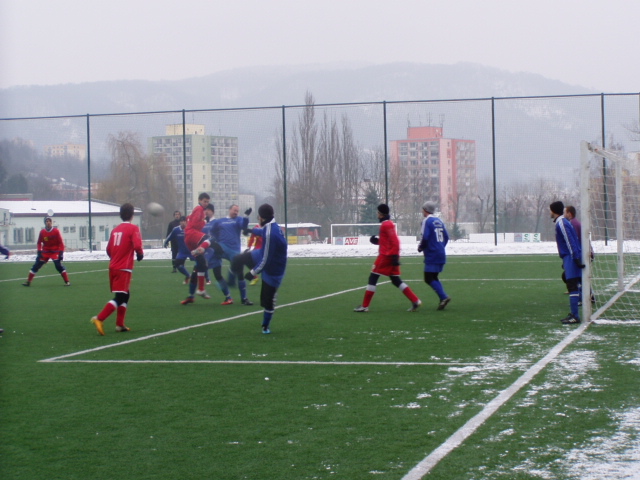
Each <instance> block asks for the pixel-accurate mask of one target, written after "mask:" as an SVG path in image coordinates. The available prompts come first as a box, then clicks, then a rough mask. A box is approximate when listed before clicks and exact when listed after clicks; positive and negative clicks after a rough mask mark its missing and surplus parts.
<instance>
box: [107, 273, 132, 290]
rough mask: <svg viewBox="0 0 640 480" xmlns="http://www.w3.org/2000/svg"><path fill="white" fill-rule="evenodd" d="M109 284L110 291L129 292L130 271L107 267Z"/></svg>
mask: <svg viewBox="0 0 640 480" xmlns="http://www.w3.org/2000/svg"><path fill="white" fill-rule="evenodd" d="M109 285H111V292H112V293H115V292H124V293H129V285H131V272H129V271H127V270H115V269H109Z"/></svg>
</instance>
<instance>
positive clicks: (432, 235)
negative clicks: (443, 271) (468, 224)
mask: <svg viewBox="0 0 640 480" xmlns="http://www.w3.org/2000/svg"><path fill="white" fill-rule="evenodd" d="M448 242H449V234H448V233H447V229H446V228H445V226H444V223H442V220H440V219H439V218H438V217H434V216H433V215H429V216H428V217H426V218H425V219H424V220H423V221H422V240H421V241H420V247H421V248H422V253H423V255H424V263H425V264H427V265H430V264H431V265H432V264H439V265H444V264H445V263H447V254H446V252H445V247H446V246H447V243H448Z"/></svg>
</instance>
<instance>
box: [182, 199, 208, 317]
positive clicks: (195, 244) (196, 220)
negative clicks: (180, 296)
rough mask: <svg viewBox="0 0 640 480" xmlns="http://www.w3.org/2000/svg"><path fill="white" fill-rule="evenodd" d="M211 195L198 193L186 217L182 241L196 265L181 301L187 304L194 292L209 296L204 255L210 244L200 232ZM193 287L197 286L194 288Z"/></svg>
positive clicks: (192, 299) (205, 296)
mask: <svg viewBox="0 0 640 480" xmlns="http://www.w3.org/2000/svg"><path fill="white" fill-rule="evenodd" d="M210 200H211V197H209V194H208V193H206V192H202V193H201V194H200V195H198V205H196V206H195V208H194V209H193V211H192V212H191V215H189V218H188V219H187V227H186V228H185V229H184V243H185V244H186V245H187V248H188V249H189V250H191V255H193V257H194V259H195V261H196V266H195V272H196V274H195V275H192V276H191V284H190V285H189V296H188V297H187V298H186V299H185V300H183V301H182V302H181V303H182V304H183V305H187V304H189V303H193V302H194V294H195V295H200V296H201V297H203V298H207V299H208V298H211V296H209V294H208V293H207V292H206V290H205V289H204V285H205V274H206V272H207V259H206V258H205V256H204V253H205V250H206V249H207V248H209V247H210V246H211V241H210V239H209V235H206V234H205V233H202V228H203V227H204V226H205V225H206V223H207V221H206V215H205V210H206V208H207V205H209V201H210ZM194 287H197V289H196V288H194Z"/></svg>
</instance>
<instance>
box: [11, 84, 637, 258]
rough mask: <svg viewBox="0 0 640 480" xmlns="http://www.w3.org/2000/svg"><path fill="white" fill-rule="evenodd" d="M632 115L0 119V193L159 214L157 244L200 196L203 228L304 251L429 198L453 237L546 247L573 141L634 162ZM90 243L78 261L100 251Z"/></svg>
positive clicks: (384, 110)
mask: <svg viewBox="0 0 640 480" xmlns="http://www.w3.org/2000/svg"><path fill="white" fill-rule="evenodd" d="M639 117H640V94H637V93H635V94H615V95H614V94H611V95H609V94H607V95H605V94H595V95H576V96H556V97H509V98H481V99H454V100H437V101H401V102H372V103H348V104H323V105H320V104H315V101H314V99H313V97H312V96H311V95H310V94H308V95H307V98H306V102H305V104H304V105H295V106H282V107H265V108H245V109H220V110H182V111H166V112H138V113H130V114H109V115H101V114H88V115H83V116H68V117H63V116H58V117H38V118H4V119H0V162H1V163H0V189H1V190H0V193H1V194H2V195H3V196H2V199H4V200H7V199H11V198H14V199H15V198H17V199H32V200H41V201H61V200H74V201H78V200H81V201H87V202H89V200H92V201H101V202H108V203H111V204H114V205H119V204H121V203H124V202H131V203H133V204H134V205H135V206H136V207H139V208H141V209H143V211H144V209H145V207H146V205H147V204H148V203H149V202H157V203H160V204H161V205H163V206H164V207H165V213H164V215H161V216H151V215H149V214H148V213H147V212H144V213H143V216H142V228H143V235H144V237H145V238H156V239H159V238H163V237H164V236H165V234H166V228H167V224H168V223H169V221H170V220H171V219H172V218H173V212H174V211H175V210H178V211H180V212H181V213H183V214H188V213H189V212H190V211H191V209H192V208H193V206H194V204H195V203H196V202H197V196H198V194H199V193H200V192H203V191H205V192H208V193H209V194H210V195H211V198H212V202H213V203H214V205H215V207H216V214H217V216H223V215H225V214H226V212H227V208H228V207H229V206H230V205H232V204H238V205H239V206H240V209H241V211H243V210H244V209H246V208H248V207H253V208H254V210H256V207H257V206H258V205H260V204H261V203H264V202H268V203H271V204H272V205H273V206H274V207H275V209H276V212H277V219H278V221H279V223H281V224H285V223H286V224H313V225H318V226H319V228H317V229H315V230H313V234H314V239H316V240H318V239H322V238H326V237H327V236H329V232H330V228H331V225H335V224H341V225H342V224H356V223H375V221H376V219H375V207H376V205H377V204H378V203H381V202H386V203H388V204H389V205H390V207H391V211H392V218H393V219H394V220H395V221H396V223H397V225H398V231H399V234H400V235H404V236H413V235H417V234H418V233H419V229H420V222H421V220H422V215H421V206H422V204H423V203H424V202H425V201H427V200H430V201H435V202H436V204H437V205H438V207H439V210H440V215H441V216H442V218H443V219H444V220H445V222H446V223H447V225H448V229H449V230H450V233H451V234H452V236H453V237H454V238H456V239H461V240H471V241H482V240H484V241H491V242H500V241H504V240H505V239H507V238H509V239H510V240H512V241H513V240H515V241H523V240H533V241H539V240H551V239H552V234H553V228H552V227H553V225H552V223H551V222H550V220H549V215H548V205H549V203H551V202H552V201H553V200H556V199H560V200H563V201H564V202H565V204H573V205H575V206H576V208H577V209H578V216H579V213H580V205H579V197H580V196H579V188H580V185H579V176H578V169H579V162H580V148H579V145H580V141H581V140H588V141H591V142H594V143H597V144H599V145H603V146H605V147H607V148H613V149H616V150H619V151H621V152H626V154H631V155H632V156H633V155H635V158H637V159H638V161H639V162H640V154H639V153H638V152H639V151H640V126H639V124H640V121H639ZM0 202H1V200H0ZM5 213H6V212H5ZM9 213H10V212H9ZM0 217H2V216H1V215H0ZM5 218H6V215H5ZM78 222H79V223H82V224H83V226H85V227H86V225H91V217H89V218H84V217H83V218H79V219H78ZM10 223H11V222H6V221H5V223H4V225H3V226H2V227H0V228H2V229H5V239H4V240H5V242H6V243H7V244H9V245H11V244H12V240H13V238H12V236H11V234H10V233H7V232H8V231H9V229H10V228H11V225H10ZM85 224H86V225H85ZM354 228H355V227H354ZM93 230H95V229H92V228H85V231H86V232H87V233H86V235H87V236H88V237H89V238H87V246H88V248H92V245H94V243H95V242H99V241H104V240H106V238H103V237H104V236H105V235H106V233H105V232H97V231H96V232H94V231H93ZM105 231H106V232H108V228H107V229H105ZM352 232H355V230H354V231H352ZM101 235H102V236H101ZM329 241H330V239H329ZM24 242H25V243H29V242H26V240H25V241H24ZM77 247H78V248H82V247H83V245H77Z"/></svg>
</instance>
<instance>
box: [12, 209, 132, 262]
mask: <svg viewBox="0 0 640 480" xmlns="http://www.w3.org/2000/svg"><path fill="white" fill-rule="evenodd" d="M47 215H51V217H52V218H53V225H54V226H55V227H57V228H58V229H59V230H60V232H61V233H62V238H63V240H64V243H65V247H66V249H67V250H69V251H72V250H89V247H90V245H89V239H90V238H91V244H92V248H91V249H92V250H101V249H104V248H105V247H106V244H107V242H108V241H109V235H110V234H111V231H112V230H113V229H114V228H115V227H116V226H118V225H119V224H120V223H121V222H122V220H121V219H120V205H115V204H112V203H106V202H101V201H96V200H93V201H92V202H91V231H89V202H88V201H86V200H84V201H80V200H79V201H69V202H65V201H33V200H0V243H1V244H2V245H5V246H6V247H8V248H9V249H10V250H24V249H34V248H35V247H36V242H37V240H38V235H39V234H40V230H42V229H43V228H44V218H45V217H46V216H47ZM141 215H142V210H141V209H139V208H136V209H135V213H134V216H133V223H135V224H136V225H138V226H140V217H141ZM89 233H91V235H89Z"/></svg>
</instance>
